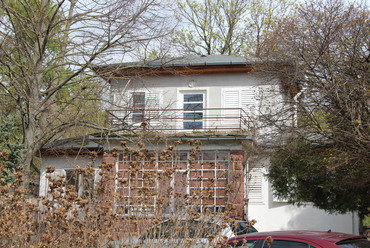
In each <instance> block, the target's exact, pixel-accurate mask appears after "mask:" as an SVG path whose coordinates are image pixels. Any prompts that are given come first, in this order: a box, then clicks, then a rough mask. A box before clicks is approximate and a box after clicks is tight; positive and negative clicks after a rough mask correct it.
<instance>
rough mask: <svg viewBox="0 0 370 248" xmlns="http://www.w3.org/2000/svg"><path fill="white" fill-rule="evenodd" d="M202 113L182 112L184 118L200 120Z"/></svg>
mask: <svg viewBox="0 0 370 248" xmlns="http://www.w3.org/2000/svg"><path fill="white" fill-rule="evenodd" d="M202 118H203V113H184V120H201V119H202Z"/></svg>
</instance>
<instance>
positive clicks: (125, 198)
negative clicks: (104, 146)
mask: <svg viewBox="0 0 370 248" xmlns="http://www.w3.org/2000/svg"><path fill="white" fill-rule="evenodd" d="M229 167H230V153H229V152H228V151H204V152H197V153H194V152H188V151H179V152H176V153H173V154H171V155H169V154H165V153H161V152H159V153H151V152H147V154H142V152H141V151H140V152H139V151H134V152H130V153H126V154H122V155H120V157H119V159H118V162H117V180H116V187H115V190H116V196H117V197H116V201H115V203H116V208H117V211H118V212H122V213H123V214H132V213H136V212H137V211H140V212H142V213H148V214H150V213H154V212H156V211H162V212H163V213H165V214H170V213H173V212H176V211H181V210H183V209H184V208H185V207H194V208H196V209H195V211H199V212H202V211H206V210H207V209H208V210H210V211H212V212H223V211H224V210H225V207H226V202H227V200H228V192H227V187H228V184H229ZM189 199H191V204H190V205H189ZM187 204H188V205H187Z"/></svg>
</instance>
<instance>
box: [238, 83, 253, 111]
mask: <svg viewBox="0 0 370 248" xmlns="http://www.w3.org/2000/svg"><path fill="white" fill-rule="evenodd" d="M255 92H256V89H255V87H248V88H244V89H242V90H241V101H240V102H241V108H242V109H243V110H244V111H245V112H246V113H247V114H256V111H257V100H256V93H255Z"/></svg>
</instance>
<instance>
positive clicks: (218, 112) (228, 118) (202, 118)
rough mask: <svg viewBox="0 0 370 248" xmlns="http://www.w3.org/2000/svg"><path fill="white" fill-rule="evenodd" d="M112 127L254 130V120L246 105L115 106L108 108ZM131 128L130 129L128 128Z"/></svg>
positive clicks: (164, 129)
mask: <svg viewBox="0 0 370 248" xmlns="http://www.w3.org/2000/svg"><path fill="white" fill-rule="evenodd" d="M107 120H108V122H109V126H110V128H111V129H116V130H122V132H125V131H124V130H131V128H135V130H137V129H145V131H158V132H164V133H179V132H193V133H194V132H210V133H213V132H224V133H228V132H247V133H249V132H251V131H252V130H253V123H252V121H251V118H250V116H249V115H248V114H247V112H246V111H244V110H243V109H242V108H204V109H123V108H122V109H111V110H107ZM125 127H130V128H125Z"/></svg>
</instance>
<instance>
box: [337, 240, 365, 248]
mask: <svg viewBox="0 0 370 248" xmlns="http://www.w3.org/2000/svg"><path fill="white" fill-rule="evenodd" d="M337 245H339V246H340V247H344V248H369V247H370V241H368V240H366V239H353V240H346V241H342V242H339V243H337Z"/></svg>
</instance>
